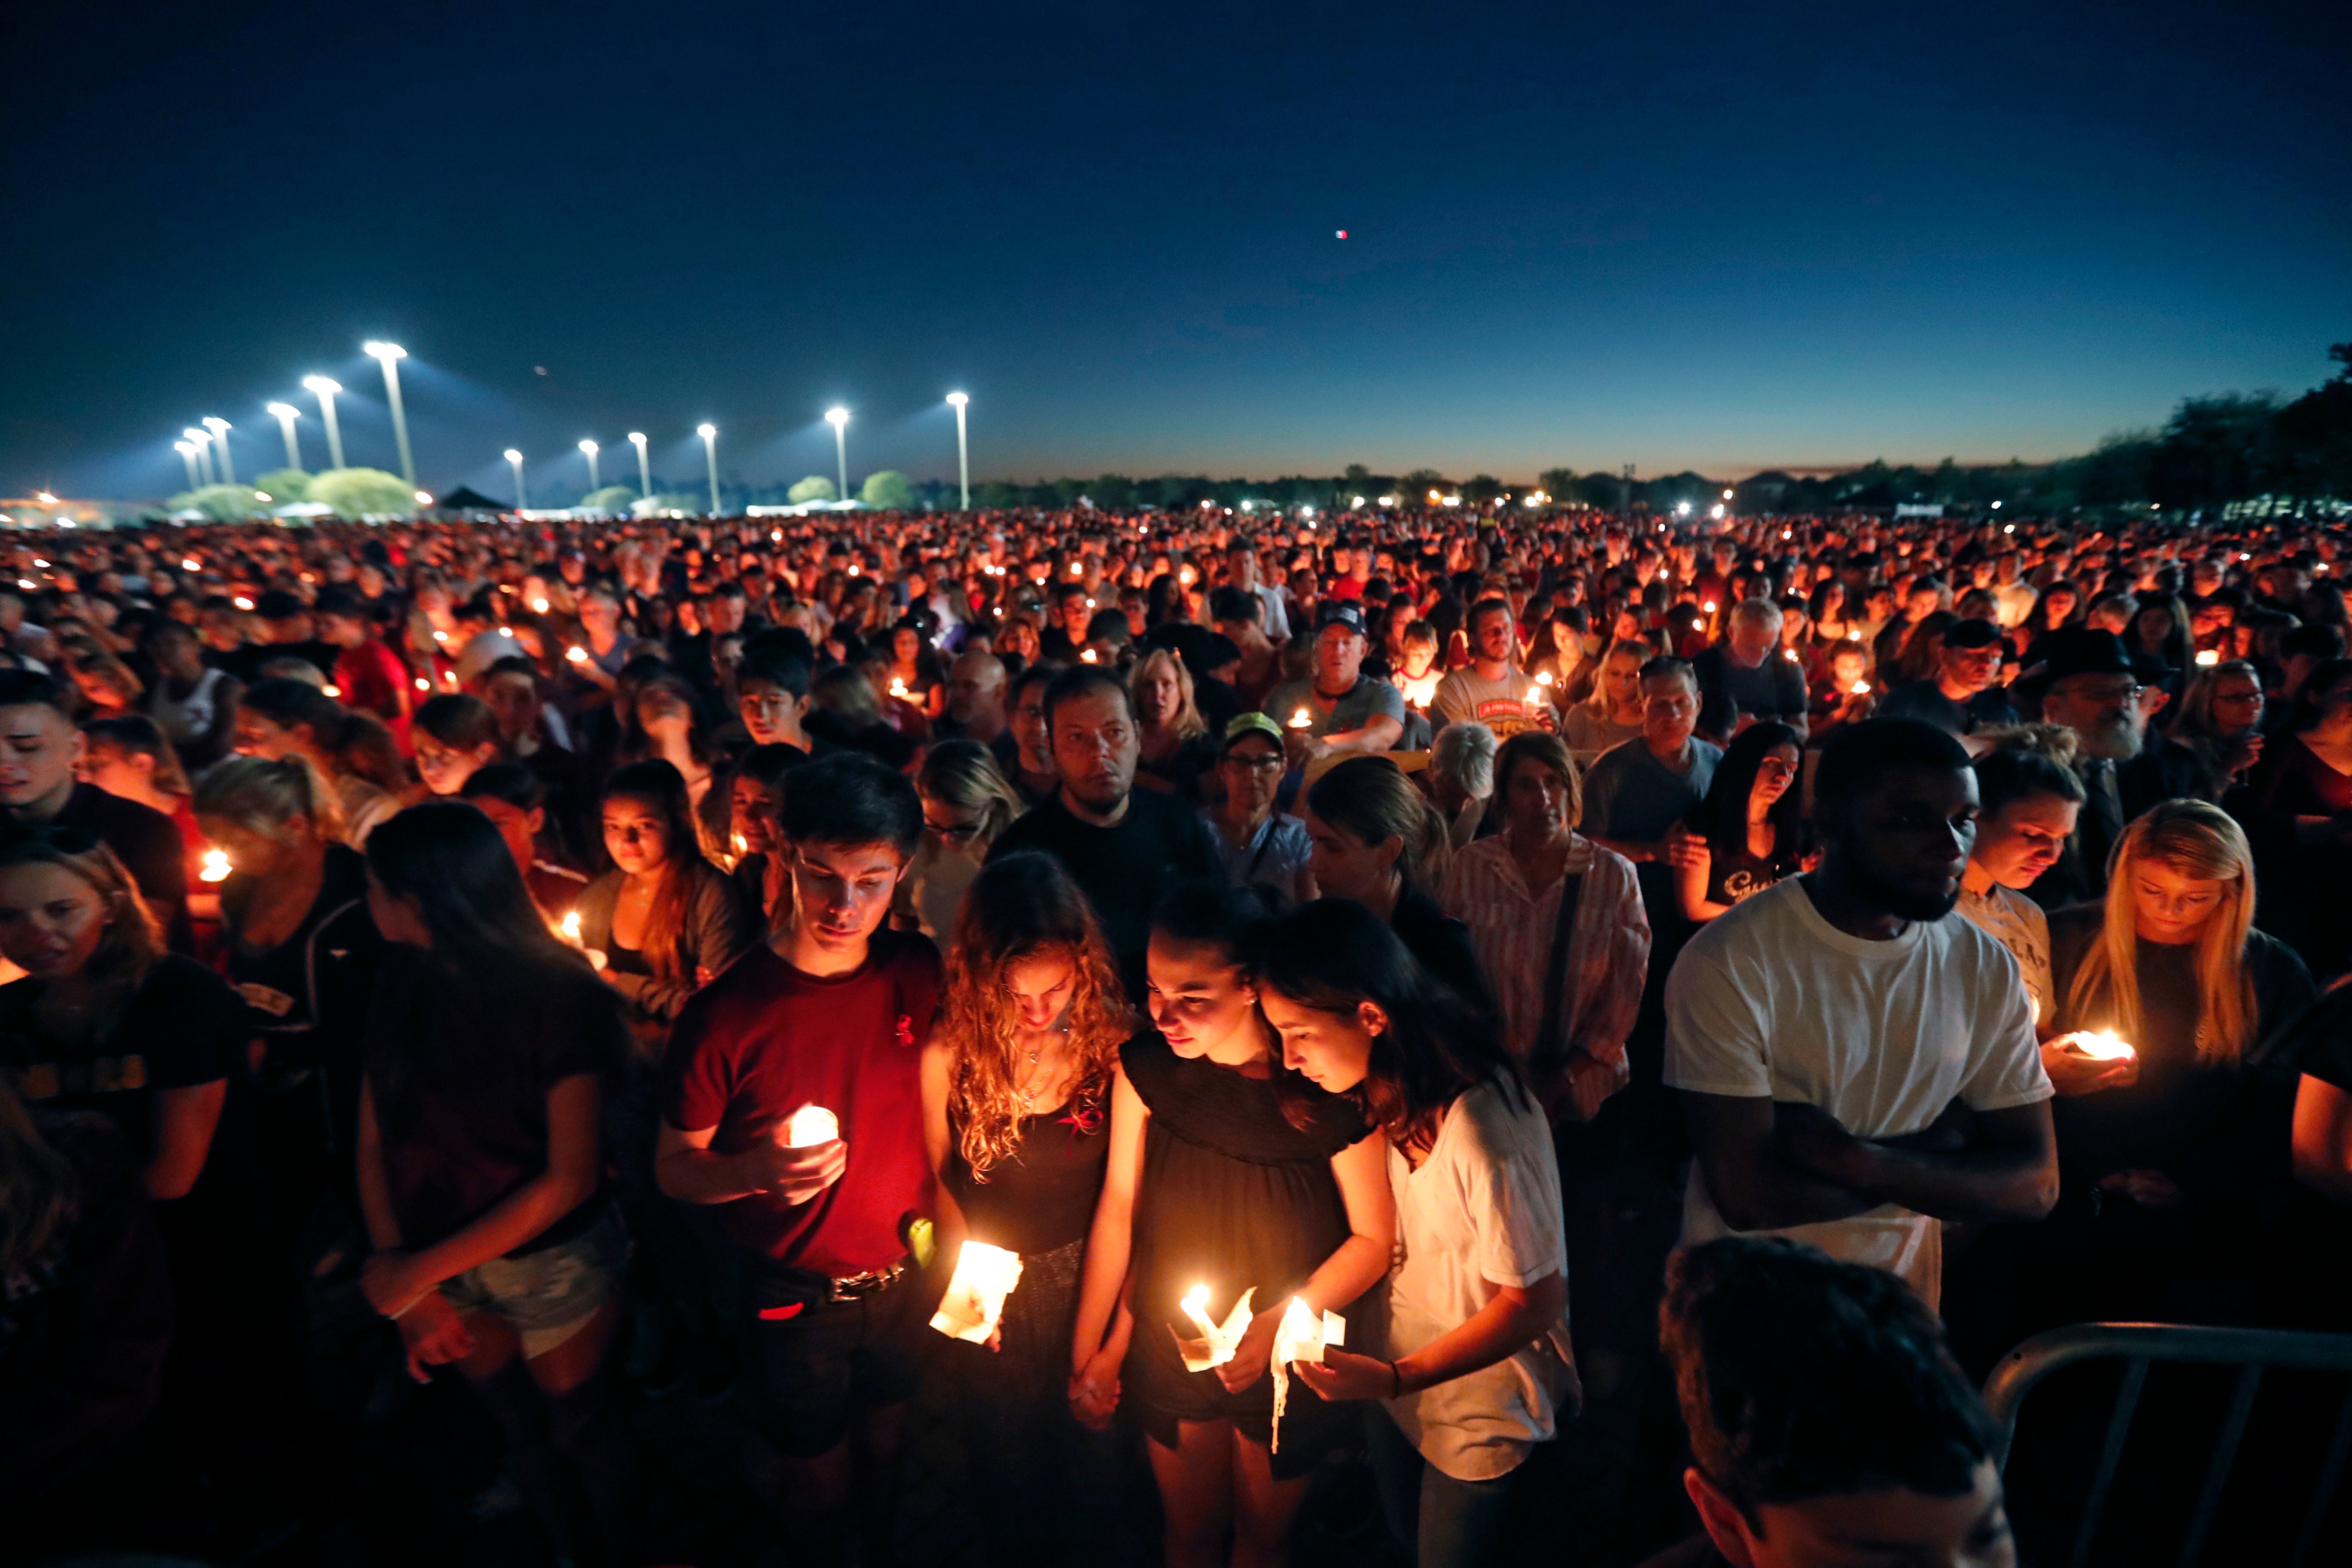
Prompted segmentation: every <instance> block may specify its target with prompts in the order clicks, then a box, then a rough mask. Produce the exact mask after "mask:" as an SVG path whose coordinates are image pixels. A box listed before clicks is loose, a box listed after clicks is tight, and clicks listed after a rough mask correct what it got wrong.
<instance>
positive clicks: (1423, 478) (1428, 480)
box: [1397, 468, 1454, 506]
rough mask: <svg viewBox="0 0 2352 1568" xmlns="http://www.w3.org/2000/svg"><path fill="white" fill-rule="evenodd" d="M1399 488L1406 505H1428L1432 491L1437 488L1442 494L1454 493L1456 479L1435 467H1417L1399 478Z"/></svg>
mask: <svg viewBox="0 0 2352 1568" xmlns="http://www.w3.org/2000/svg"><path fill="white" fill-rule="evenodd" d="M1397 489H1398V491H1399V492H1400V493H1401V495H1402V499H1403V500H1404V502H1405V504H1406V505H1408V506H1427V505H1428V504H1429V492H1430V491H1432V490H1435V491H1436V492H1437V493H1438V494H1439V495H1441V496H1448V495H1452V494H1453V493H1454V481H1453V480H1452V479H1447V478H1446V477H1445V476H1444V474H1441V473H1439V472H1438V471H1437V470H1436V469H1435V468H1415V469H1413V471H1412V472H1411V473H1409V474H1407V475H1405V476H1404V478H1402V479H1399V480H1397Z"/></svg>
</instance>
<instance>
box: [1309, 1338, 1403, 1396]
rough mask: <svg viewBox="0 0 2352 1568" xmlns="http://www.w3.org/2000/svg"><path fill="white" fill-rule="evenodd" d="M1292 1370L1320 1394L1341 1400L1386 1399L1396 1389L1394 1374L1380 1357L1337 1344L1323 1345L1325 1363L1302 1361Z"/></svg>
mask: <svg viewBox="0 0 2352 1568" xmlns="http://www.w3.org/2000/svg"><path fill="white" fill-rule="evenodd" d="M1292 1370H1293V1371H1294V1372H1296V1373H1297V1374H1298V1376H1299V1377H1301V1378H1302V1379H1304V1380H1305V1381H1306V1384H1307V1387H1309V1388H1311V1389H1313V1390H1314V1391H1315V1392H1316V1393H1317V1394H1320V1395H1322V1396H1323V1397H1324V1398H1325V1399H1328V1400H1331V1401H1333V1402H1334V1403H1337V1402H1338V1401H1339V1400H1342V1399H1386V1398H1389V1397H1390V1396H1391V1394H1394V1393H1395V1392H1396V1391H1397V1380H1396V1376H1395V1373H1393V1372H1392V1371H1391V1369H1390V1367H1389V1363H1386V1362H1384V1361H1382V1360H1381V1359H1380V1357H1378V1356H1369V1355H1358V1354H1356V1353H1355V1352H1353V1351H1343V1350H1341V1349H1339V1347H1338V1346H1337V1345H1326V1346H1324V1347H1323V1364H1322V1365H1320V1366H1318V1365H1316V1364H1315V1363H1313V1362H1309V1361H1302V1362H1299V1363H1296V1364H1295V1365H1294V1366H1293V1368H1292Z"/></svg>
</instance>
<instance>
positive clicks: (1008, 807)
mask: <svg viewBox="0 0 2352 1568" xmlns="http://www.w3.org/2000/svg"><path fill="white" fill-rule="evenodd" d="M915 793H916V794H917V795H920V796H921V797H922V801H923V842H922V846H921V847H919V848H918V849H917V850H916V851H915V858H914V860H913V862H912V863H911V864H910V865H909V866H908V868H907V874H906V876H905V877H903V878H901V879H899V882H898V898H897V900H896V906H897V907H896V910H895V911H894V912H895V913H896V916H897V922H898V927H899V929H901V930H915V931H921V932H922V933H923V934H924V935H925V936H928V937H929V938H930V939H931V940H932V941H933V942H937V943H939V944H940V946H942V947H944V946H945V945H946V944H947V941H948V937H949V935H950V933H951V932H953V931H954V930H955V922H956V910H957V909H958V908H959V907H960V906H961V904H962V902H963V896H964V891H965V889H969V888H970V887H971V884H972V880H973V879H975V878H976V877H978V876H979V875H980V868H981V866H982V863H983V862H985V861H986V860H987V858H988V851H989V847H990V846H991V845H992V844H994V843H995V842H996V836H997V835H998V834H1000V833H1003V831H1004V830H1005V829H1006V828H1007V827H1010V826H1013V818H1014V817H1016V816H1020V815H1021V813H1022V810H1023V807H1022V805H1021V797H1020V796H1019V795H1015V794H1013V786H1012V785H1011V784H1007V783H1006V782H1005V779H1004V775H1003V773H1001V772H999V771H998V769H997V766H996V757H995V754H994V753H993V752H991V751H990V750H989V749H988V748H987V747H986V746H983V745H982V744H981V743H980V742H977V741H942V742H940V743H939V744H937V745H935V746H933V747H932V748H931V749H930V750H929V752H926V753H925V754H924V757H923V766H922V770H921V771H920V772H919V773H917V774H916V775H915Z"/></svg>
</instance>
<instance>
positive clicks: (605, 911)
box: [580, 758, 760, 1033]
mask: <svg viewBox="0 0 2352 1568" xmlns="http://www.w3.org/2000/svg"><path fill="white" fill-rule="evenodd" d="M604 849H605V852H606V853H607V854H609V855H610V856H612V858H613V869H612V870H610V871H607V872H606V873H604V875H603V876H601V877H599V878H597V879H595V880H594V881H593V882H591V883H589V884H588V887H587V889H586V890H585V891H583V893H582V894H581V895H580V943H581V945H582V946H583V947H584V948H586V949H587V950H588V952H589V954H590V961H591V962H592V963H596V965H597V968H598V969H599V970H600V971H601V972H602V973H603V974H604V980H605V983H606V984H609V985H611V986H612V987H613V989H614V990H615V991H618V992H619V993H621V994H622V995H624V996H625V997H627V998H628V1001H629V1011H630V1014H631V1016H632V1017H633V1018H634V1019H635V1021H636V1023H637V1024H638V1025H639V1026H640V1032H641V1033H642V1032H650V1031H651V1030H652V1029H653V1028H654V1027H655V1026H659V1025H662V1024H667V1022H669V1020H670V1019H672V1018H674V1017H676V1016H677V1010H678V1008H680V1007H681V1006H683V1005H685V1004H686V999H687V998H688V996H691V995H692V994H694V993H695V992H696V991H697V990H698V989H699V988H700V987H701V986H704V985H707V984H709V982H710V980H711V977H712V976H714V975H716V974H717V973H719V971H720V970H722V969H724V968H726V967H727V966H728V965H729V964H730V963H734V962H735V957H736V955H737V954H738V953H740V952H742V951H743V950H744V949H745V948H747V947H750V946H751V944H752V943H753V942H757V941H759V939H760V929H759V921H758V920H757V918H756V917H755V916H754V915H753V913H752V911H751V908H750V906H749V904H748V903H747V902H746V901H745V900H744V898H743V896H742V894H741V892H740V889H738V888H737V887H736V885H735V884H734V883H733V882H732V881H730V880H729V879H728V877H727V874H726V873H725V872H723V871H721V870H719V868H718V867H716V866H713V865H712V864H711V863H710V862H709V860H707V859H705V858H703V854H702V842H701V839H700V837H698V835H697V834H696V831H695V826H694V812H693V807H692V806H691V805H688V802H687V794H686V781H685V780H684V779H682V778H680V777H679V776H678V772H677V769H676V768H674V767H672V766H670V765H669V763H666V762H663V761H661V760H659V759H658V758H656V759H654V760H652V761H648V762H642V763H625V764H624V765H623V766H621V767H617V768H615V769H614V770H613V776H612V777H611V778H609V779H607V780H605V781H604Z"/></svg>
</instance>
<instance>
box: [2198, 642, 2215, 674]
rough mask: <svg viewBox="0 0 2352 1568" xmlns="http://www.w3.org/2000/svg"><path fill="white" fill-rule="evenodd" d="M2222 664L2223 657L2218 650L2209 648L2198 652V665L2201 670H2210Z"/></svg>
mask: <svg viewBox="0 0 2352 1568" xmlns="http://www.w3.org/2000/svg"><path fill="white" fill-rule="evenodd" d="M2219 663H2221V654H2220V652H2219V651H2217V650H2216V649H2213V648H2210V647H2208V648H2200V649H2199V650H2198V651H2197V665H2198V668H2200V669H2210V668H2213V667H2214V666H2215V665H2217V664H2219Z"/></svg>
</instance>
